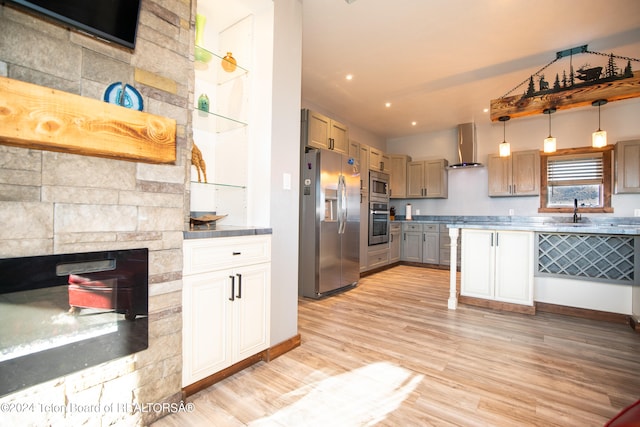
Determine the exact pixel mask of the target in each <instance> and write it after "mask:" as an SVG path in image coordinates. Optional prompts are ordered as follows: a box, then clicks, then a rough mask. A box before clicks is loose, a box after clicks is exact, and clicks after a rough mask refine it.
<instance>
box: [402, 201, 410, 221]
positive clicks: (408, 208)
mask: <svg viewBox="0 0 640 427" xmlns="http://www.w3.org/2000/svg"><path fill="white" fill-rule="evenodd" d="M405 212H406V213H405V215H404V218H405V219H406V220H411V219H412V218H411V203H408V204H407V207H406V210H405Z"/></svg>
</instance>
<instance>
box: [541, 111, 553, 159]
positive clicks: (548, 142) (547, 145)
mask: <svg viewBox="0 0 640 427" xmlns="http://www.w3.org/2000/svg"><path fill="white" fill-rule="evenodd" d="M555 112H556V109H555V108H547V109H546V110H544V111H543V113H544V114H548V115H549V136H548V137H546V138H545V139H544V148H543V150H544V152H545V153H553V152H555V151H556V139H555V138H554V137H552V136H551V115H552V114H553V113H555Z"/></svg>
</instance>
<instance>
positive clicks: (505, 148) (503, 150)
mask: <svg viewBox="0 0 640 427" xmlns="http://www.w3.org/2000/svg"><path fill="white" fill-rule="evenodd" d="M510 118H511V117H509V116H502V117H500V118H498V120H500V121H501V122H502V142H501V143H500V145H499V150H500V157H509V156H510V155H511V144H509V143H508V142H507V138H506V132H507V131H506V127H507V125H506V123H507V121H508V120H509V119H510Z"/></svg>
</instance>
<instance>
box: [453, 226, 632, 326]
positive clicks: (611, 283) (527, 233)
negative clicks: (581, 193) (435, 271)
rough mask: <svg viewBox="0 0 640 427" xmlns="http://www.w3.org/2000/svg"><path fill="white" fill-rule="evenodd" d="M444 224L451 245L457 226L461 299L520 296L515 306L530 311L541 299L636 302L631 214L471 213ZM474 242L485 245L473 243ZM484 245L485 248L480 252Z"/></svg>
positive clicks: (575, 304) (580, 303)
mask: <svg viewBox="0 0 640 427" xmlns="http://www.w3.org/2000/svg"><path fill="white" fill-rule="evenodd" d="M448 227H449V234H450V238H451V241H452V248H453V247H454V245H457V242H458V236H459V235H460V234H462V239H461V241H462V254H463V255H462V260H461V271H462V274H461V275H462V280H461V282H462V283H461V291H460V297H461V299H463V300H464V299H465V297H472V298H479V299H481V300H482V299H484V300H486V301H492V302H493V303H492V304H486V305H485V306H491V307H495V308H503V306H501V304H500V303H509V304H511V303H513V304H521V305H523V306H528V307H530V308H531V309H528V310H516V311H522V312H529V313H532V314H533V313H535V308H536V307H540V306H543V305H544V306H563V307H571V308H575V309H584V310H592V311H597V312H605V313H617V314H619V315H627V316H628V315H633V314H634V311H635V312H638V309H639V308H638V307H637V303H636V306H635V307H634V304H633V301H634V292H638V291H636V289H637V288H638V285H640V280H639V277H638V275H637V274H636V272H637V271H640V270H639V269H640V265H639V264H640V259H639V258H640V257H639V256H638V255H639V252H640V221H639V219H638V218H603V219H599V220H597V221H596V220H593V221H590V220H585V221H583V222H577V223H573V222H568V221H567V220H566V219H565V218H561V219H556V218H550V217H549V218H547V217H544V218H526V219H524V218H523V219H511V220H506V221H504V220H501V221H477V220H476V221H473V220H472V221H462V222H452V223H450V224H448ZM460 230H462V232H461V233H460ZM514 236H518V238H519V242H520V243H517V242H516V243H515V246H511V247H509V248H508V250H505V249H502V248H501V247H500V245H499V242H502V241H504V242H505V244H512V245H513V244H514V243H513V242H514V239H513V237H514ZM479 242H480V243H482V242H485V243H486V245H487V247H486V248H484V249H483V248H482V246H478V245H479ZM487 242H488V243H487ZM509 242H510V243H509ZM465 244H466V245H467V248H466V249H467V250H466V251H465ZM471 245H475V247H471ZM465 252H466V253H467V256H466V257H465ZM484 253H488V254H489V255H487V256H486V257H485V258H483V256H484V255H483V254H484ZM454 262H455V260H454V259H452V260H451V281H450V297H449V304H448V305H449V308H450V309H455V308H456V307H457V303H458V295H457V289H456V284H457V283H456V279H457V276H456V268H457V265H454ZM483 263H491V264H490V265H489V266H487V264H483ZM501 278H502V281H501ZM501 291H504V292H505V293H502V294H501V293H500V292H501ZM635 297H636V299H637V298H638V295H637V294H636V295H635ZM465 302H467V301H465ZM634 308H635V310H634Z"/></svg>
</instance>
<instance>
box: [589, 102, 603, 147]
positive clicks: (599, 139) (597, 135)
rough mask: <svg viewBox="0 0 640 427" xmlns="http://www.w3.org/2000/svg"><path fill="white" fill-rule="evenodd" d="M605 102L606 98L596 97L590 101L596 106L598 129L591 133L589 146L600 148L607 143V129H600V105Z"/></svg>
mask: <svg viewBox="0 0 640 427" xmlns="http://www.w3.org/2000/svg"><path fill="white" fill-rule="evenodd" d="M606 103H607V100H606V99H598V100H597V101H593V102H592V103H591V105H593V106H594V107H595V106H597V107H598V130H597V131H595V132H594V133H593V134H591V146H592V147H594V148H602V147H604V146H606V145H607V131H606V130H601V129H600V106H601V105H604V104H606Z"/></svg>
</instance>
